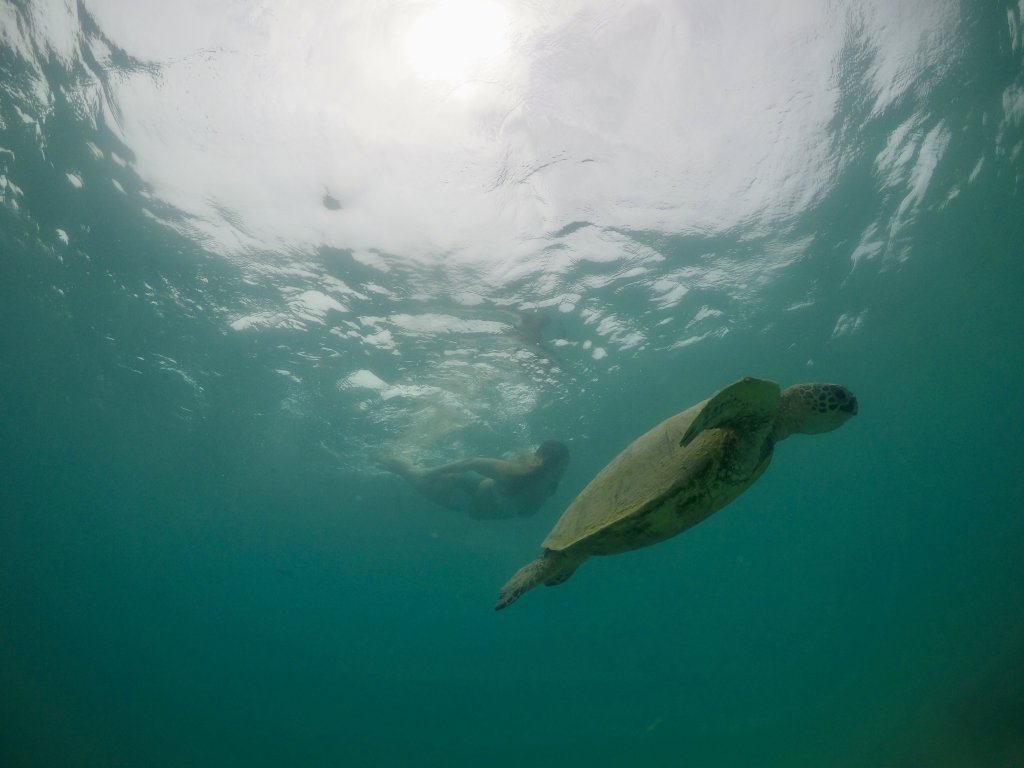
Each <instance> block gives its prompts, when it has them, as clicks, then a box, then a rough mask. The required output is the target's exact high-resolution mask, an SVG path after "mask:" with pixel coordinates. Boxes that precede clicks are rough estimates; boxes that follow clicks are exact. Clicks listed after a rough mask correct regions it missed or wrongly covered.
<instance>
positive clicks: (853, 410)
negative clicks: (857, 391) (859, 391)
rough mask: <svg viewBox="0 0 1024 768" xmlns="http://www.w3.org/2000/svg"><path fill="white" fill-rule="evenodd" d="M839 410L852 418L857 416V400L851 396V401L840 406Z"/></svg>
mask: <svg viewBox="0 0 1024 768" xmlns="http://www.w3.org/2000/svg"><path fill="white" fill-rule="evenodd" d="M839 410H840V411H842V412H843V413H848V414H850V415H851V416H856V415H857V410H858V405H857V398H856V397H853V396H852V395H851V396H850V399H849V400H847V401H846V402H845V403H843V404H842V405H840V406H839Z"/></svg>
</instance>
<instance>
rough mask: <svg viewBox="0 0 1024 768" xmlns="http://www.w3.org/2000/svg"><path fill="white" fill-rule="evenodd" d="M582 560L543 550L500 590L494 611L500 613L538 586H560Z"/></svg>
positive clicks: (563, 553)
mask: <svg viewBox="0 0 1024 768" xmlns="http://www.w3.org/2000/svg"><path fill="white" fill-rule="evenodd" d="M584 559H585V558H584V557H580V556H575V557H573V556H570V555H567V554H566V553H565V552H556V551H555V550H552V549H545V550H544V553H543V554H542V555H541V556H540V557H538V558H537V559H536V560H534V561H532V562H529V563H527V564H526V565H524V566H523V567H522V568H520V569H519V570H518V571H516V573H515V575H514V576H513V577H512V578H511V579H509V580H508V582H507V583H506V584H505V586H504V587H502V588H501V591H500V592H498V602H497V603H495V605H494V610H496V611H500V610H501V609H502V608H505V607H507V606H510V605H512V603H514V602H515V601H516V600H518V599H519V598H520V597H521V596H522V594H523V593H524V592H529V591H530V590H531V589H533V588H534V587H536V586H537V585H538V584H545V585H547V586H549V587H553V586H556V585H558V584H561V583H562V582H563V581H565V580H566V579H568V578H569V577H570V576H572V574H573V572H575V570H576V569H577V568H579V566H580V563H582V562H583V560H584Z"/></svg>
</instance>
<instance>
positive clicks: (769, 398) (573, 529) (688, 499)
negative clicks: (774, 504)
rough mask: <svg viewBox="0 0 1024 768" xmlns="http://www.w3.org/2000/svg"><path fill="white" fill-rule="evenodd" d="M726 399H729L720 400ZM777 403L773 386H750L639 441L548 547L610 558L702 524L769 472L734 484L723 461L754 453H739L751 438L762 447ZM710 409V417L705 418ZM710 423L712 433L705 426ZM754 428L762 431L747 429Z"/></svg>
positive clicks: (737, 387)
mask: <svg viewBox="0 0 1024 768" xmlns="http://www.w3.org/2000/svg"><path fill="white" fill-rule="evenodd" d="M727 393H731V396H729V397H722V396H723V395H726V394H727ZM778 400H779V387H778V385H777V384H775V383H774V382H770V381H764V380H760V379H744V380H742V381H739V382H736V383H735V384H733V385H731V386H730V387H728V388H726V389H725V390H723V391H722V392H721V393H719V394H718V395H716V396H715V397H713V398H710V399H708V400H704V401H703V402H700V403H698V404H697V405H695V406H693V407H692V408H688V409H686V410H685V411H683V412H681V413H677V414H676V415H675V416H672V417H670V418H668V419H665V421H663V422H661V423H660V424H658V425H657V426H656V427H654V428H653V429H651V430H650V431H648V432H647V433H645V434H643V435H641V436H640V437H638V438H637V439H636V440H634V441H633V442H632V443H631V444H630V445H629V446H628V447H627V448H626V449H625V450H624V451H622V453H620V454H619V455H618V456H616V457H615V458H614V459H613V460H612V461H611V463H609V464H608V466H606V467H605V468H604V469H602V470H601V471H600V472H599V473H598V474H597V476H596V477H595V478H594V479H593V480H591V481H590V483H589V484H588V485H587V486H586V488H584V489H583V490H582V491H581V492H580V494H579V495H578V496H577V497H576V498H575V499H574V500H573V502H572V503H571V504H570V505H569V507H568V508H567V509H566V510H565V512H564V513H563V514H562V517H561V519H560V520H559V521H558V522H557V523H556V524H555V527H554V528H553V529H552V530H551V532H550V533H549V534H548V536H547V538H546V539H545V540H544V543H543V546H544V547H545V548H546V549H552V550H565V549H568V548H570V547H579V548H580V549H583V550H586V551H589V552H591V553H592V554H608V553H611V552H617V551H624V550H627V549H633V548H635V547H640V546H645V545H646V544H650V543H653V542H654V541H658V540H661V539H663V538H667V537H668V536H672V535H675V534H676V533H679V532H680V531H681V530H684V529H685V528H688V527H689V526H690V525H693V524H694V523H696V522H699V521H700V520H702V519H703V518H704V517H705V516H706V515H707V514H710V513H711V512H713V511H714V510H715V509H718V508H720V507H721V506H723V505H724V504H726V503H728V502H729V501H731V500H732V499H733V498H735V497H736V496H737V495H739V494H740V493H741V492H742V491H743V490H745V489H746V488H747V487H748V486H749V485H750V483H751V482H753V481H754V480H755V479H757V477H759V476H760V473H761V472H762V471H763V470H764V467H765V466H767V459H766V460H765V461H764V462H760V460H757V461H755V462H754V463H753V464H752V465H751V466H750V470H749V471H743V472H741V473H740V474H739V476H738V477H737V478H736V480H735V481H734V480H732V479H730V478H729V476H728V475H727V474H723V473H722V472H720V471H719V469H720V468H721V466H722V464H723V458H726V459H727V458H728V457H729V455H730V454H731V453H733V452H737V451H741V450H744V449H745V448H747V447H750V446H744V445H741V443H743V441H744V440H746V436H747V433H750V434H751V435H752V436H753V440H754V441H756V442H757V443H758V444H760V443H763V442H764V436H765V435H766V434H767V431H768V430H769V429H770V425H769V422H772V421H774V417H775V414H776V413H777V411H778ZM709 403H710V404H711V406H710V408H709V412H708V413H705V414H703V415H702V411H703V410H704V408H705V406H708V404H709ZM748 406H749V409H750V411H751V415H752V417H753V418H751V419H750V420H749V421H747V420H745V419H746V416H747V414H746V413H745V411H746V410H747V408H748ZM716 411H719V412H717V413H716ZM698 416H701V425H698V426H699V427H700V431H699V432H698V433H697V434H696V435H695V436H693V435H690V436H688V444H687V445H686V446H681V445H680V442H681V441H682V439H683V437H684V435H687V430H689V429H690V426H691V424H693V422H694V420H695V419H697V417H698ZM708 422H710V424H711V425H712V426H707V424H708ZM723 422H724V424H723ZM748 423H749V424H756V425H757V426H756V427H754V428H750V429H748V428H747V427H746V426H745V424H748ZM720 426H725V427H726V428H718V427H720ZM755 432H756V434H754V433H755ZM759 462H760V465H759ZM690 509H692V511H693V513H694V514H695V515H696V516H695V517H694V519H692V520H683V519H681V518H680V512H681V511H682V512H683V514H688V513H689V510H690ZM641 518H642V520H641Z"/></svg>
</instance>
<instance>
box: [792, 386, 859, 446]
mask: <svg viewBox="0 0 1024 768" xmlns="http://www.w3.org/2000/svg"><path fill="white" fill-rule="evenodd" d="M858 410H859V405H858V403H857V398H856V397H855V396H854V394H853V393H852V392H851V391H850V390H848V389H847V388H846V387H844V386H842V385H840V384H796V385H794V386H792V387H789V388H788V389H786V390H784V391H783V392H782V398H781V402H780V405H779V419H778V423H777V424H776V427H775V430H774V432H773V433H772V439H773V440H774V441H775V442H778V441H779V440H782V439H784V438H786V437H788V436H789V435H791V434H793V433H794V432H800V433H802V434H805V435H815V434H819V433H821V432H831V431H832V430H833V429H838V428H839V427H841V426H842V425H843V424H845V423H846V422H847V421H848V420H849V419H850V418H851V417H853V416H856V415H857V411H858Z"/></svg>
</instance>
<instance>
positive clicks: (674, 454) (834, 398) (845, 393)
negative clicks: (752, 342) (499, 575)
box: [494, 378, 857, 610]
mask: <svg viewBox="0 0 1024 768" xmlns="http://www.w3.org/2000/svg"><path fill="white" fill-rule="evenodd" d="M856 413H857V398H855V397H854V396H853V393H852V392H850V391H849V390H848V389H846V388H845V387H842V386H839V385H838V384H797V385H795V386H792V387H789V388H788V389H786V390H785V391H782V392H780V391H779V385H778V384H776V383H775V382H773V381H765V380H763V379H754V378H745V379H741V380H740V381H737V382H736V383H735V384H731V385H729V386H728V387H726V388H725V389H723V390H722V391H721V392H719V393H718V394H717V395H715V396H714V397H712V398H710V399H709V400H705V401H704V402H701V403H698V404H697V405H695V406H693V407H692V408H689V409H687V410H685V411H683V412H682V413H677V414H676V415H675V416H672V417H670V418H668V419H666V420H665V421H663V422H661V423H660V424H659V425H658V426H656V427H654V429H652V430H650V431H649V432H647V433H646V434H644V435H642V436H640V437H638V438H637V439H636V440H634V441H633V442H632V443H631V444H630V445H629V447H627V448H626V450H624V451H623V452H622V453H620V454H619V455H618V456H616V457H615V458H614V459H612V461H611V463H610V464H608V466H606V467H605V468H604V469H602V470H601V471H600V472H599V473H598V475H597V477H595V478H594V479H593V480H591V481H590V483H589V484H588V485H587V487H586V488H584V489H583V490H582V491H581V492H580V494H579V496H577V497H576V498H575V499H574V500H573V502H572V504H570V505H569V507H568V509H566V510H565V512H564V513H563V514H562V517H561V518H560V519H559V521H558V522H557V523H556V524H555V527H554V528H553V529H552V530H551V533H549V534H548V536H547V538H546V539H544V542H543V544H542V546H543V548H544V549H543V552H542V553H541V555H540V557H538V558H537V559H536V560H534V561H533V562H531V563H528V564H527V565H525V566H523V567H522V568H520V569H519V571H518V572H516V574H515V575H514V576H513V577H512V578H511V579H509V581H508V583H507V584H506V585H505V586H504V587H502V589H501V592H500V593H499V595H498V603H497V605H495V606H494V609H495V610H501V609H502V608H504V607H506V606H508V605H511V604H512V603H514V602H515V601H516V600H518V599H519V597H520V595H522V594H523V593H524V592H526V591H527V590H529V589H532V588H533V587H535V586H537V585H538V584H545V585H547V586H549V587H551V586H555V585H556V584H561V583H562V582H563V581H565V580H566V579H568V578H569V577H570V576H572V574H573V572H574V571H575V570H576V569H577V568H578V567H579V566H580V564H581V563H582V562H583V561H584V560H586V559H587V558H588V557H589V556H590V555H613V554H616V553H619V552H626V551H628V550H631V549H638V548H640V547H646V546H648V545H649V544H656V543H658V542H659V541H664V540H665V539H668V538H670V537H672V536H675V535H676V534H678V533H682V532H683V531H685V530H686V529H687V528H689V527H691V526H693V525H696V524H697V523H699V522H700V521H701V520H703V519H704V518H706V517H707V516H708V515H710V514H712V513H713V512H716V511H717V510H719V509H721V508H722V507H724V506H725V505H726V504H728V503H729V502H730V501H732V500H733V499H735V498H736V497H737V496H739V495H740V494H741V493H743V491H745V490H746V489H747V488H748V487H750V485H751V484H752V483H753V482H754V481H755V480H757V478H759V477H760V476H761V474H762V473H763V472H764V471H765V469H767V467H768V464H769V462H771V459H772V452H773V450H774V448H775V444H776V443H778V442H779V441H780V440H783V439H785V438H787V437H789V436H790V435H791V434H793V433H794V432H802V433H804V434H815V433H818V432H830V431H831V430H833V429H836V428H837V427H839V426H840V425H842V424H843V423H844V422H845V421H846V420H847V419H849V418H850V417H851V416H853V415H854V414H856Z"/></svg>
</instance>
